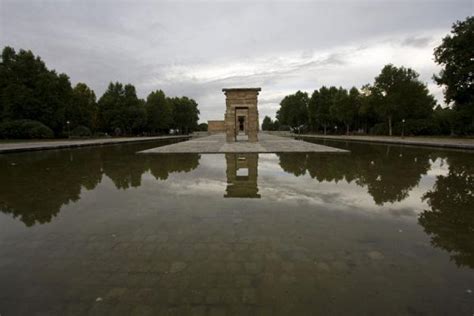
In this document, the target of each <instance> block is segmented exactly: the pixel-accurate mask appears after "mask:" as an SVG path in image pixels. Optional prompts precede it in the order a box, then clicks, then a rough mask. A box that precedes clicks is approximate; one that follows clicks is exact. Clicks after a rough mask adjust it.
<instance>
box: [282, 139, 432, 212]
mask: <svg viewBox="0 0 474 316" xmlns="http://www.w3.org/2000/svg"><path fill="white" fill-rule="evenodd" d="M339 146H340V144H339ZM348 146H349V147H348V148H347V149H349V150H350V151H351V153H350V154H342V155H341V154H338V155H334V154H321V153H309V154H306V153H280V154H278V157H279V159H280V166H281V167H282V169H283V170H284V171H285V172H289V173H292V174H294V175H295V176H301V175H304V174H306V173H308V174H309V175H310V176H311V177H312V178H313V179H316V180H318V181H319V182H323V181H334V182H336V183H337V182H338V181H341V180H345V181H346V182H348V183H352V182H354V183H355V184H357V185H359V186H361V187H366V188H367V191H368V193H369V194H370V195H371V196H372V198H373V200H374V202H375V203H376V204H377V205H382V204H384V203H386V202H392V203H393V202H400V201H402V200H403V199H405V198H406V197H407V196H408V193H409V192H410V191H411V190H412V189H413V188H414V187H416V186H417V185H418V183H419V181H420V179H421V177H422V176H423V175H425V174H426V173H427V172H428V170H429V169H430V158H432V154H431V153H430V152H429V151H427V150H418V149H416V148H403V147H398V146H380V145H375V146H372V145H367V144H363V145H362V144H355V143H352V144H349V145H348Z"/></svg>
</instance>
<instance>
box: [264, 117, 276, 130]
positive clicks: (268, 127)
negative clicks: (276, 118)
mask: <svg viewBox="0 0 474 316" xmlns="http://www.w3.org/2000/svg"><path fill="white" fill-rule="evenodd" d="M262 130H263V131H273V130H274V129H273V121H272V119H271V118H270V117H269V116H265V117H264V118H263V122H262Z"/></svg>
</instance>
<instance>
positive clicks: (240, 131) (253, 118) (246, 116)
mask: <svg viewBox="0 0 474 316" xmlns="http://www.w3.org/2000/svg"><path fill="white" fill-rule="evenodd" d="M222 91H223V92H224V94H225V96H226V112H225V119H224V125H225V132H226V141H227V142H230V143H231V142H235V141H236V140H241V138H240V137H241V136H246V138H247V140H248V141H249V142H252V143H256V142H258V136H257V135H258V129H259V128H258V125H259V121H258V109H257V102H258V93H259V92H260V91H261V88H233V89H222Z"/></svg>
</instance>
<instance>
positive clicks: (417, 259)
mask: <svg viewBox="0 0 474 316" xmlns="http://www.w3.org/2000/svg"><path fill="white" fill-rule="evenodd" d="M319 143H324V144H326V145H329V146H334V147H340V148H344V149H349V150H350V151H351V153H350V154H300V153H298V154H291V153H285V154H260V155H257V154H244V155H235V154H230V155H198V154H189V155H182V154H180V155H141V154H136V152H137V151H140V150H144V149H148V148H151V147H156V146H158V145H160V143H145V144H128V145H119V146H108V147H100V148H83V149H75V150H61V151H45V152H30V153H22V154H9V155H0V177H1V181H0V211H1V212H0V314H1V315H2V316H5V315H35V314H41V315H68V314H70V315H88V314H91V315H104V314H110V315H130V314H132V315H133V314H135V315H146V314H149V315H161V314H163V315H167V314H176V315H185V314H195V315H206V314H210V315H214V314H215V315H226V314H230V315H248V314H250V315H251V314H256V315H266V314H268V315H270V314H277V315H315V314H321V315H327V314H341V315H342V314H344V315H347V314H363V315H438V314H439V315H445V314H446V315H447V314H449V315H472V314H473V313H474V163H473V161H474V159H473V153H469V152H462V151H446V150H437V149H427V148H413V147H401V146H393V145H392V146H388V145H372V144H358V143H346V142H319ZM161 144H163V143H161Z"/></svg>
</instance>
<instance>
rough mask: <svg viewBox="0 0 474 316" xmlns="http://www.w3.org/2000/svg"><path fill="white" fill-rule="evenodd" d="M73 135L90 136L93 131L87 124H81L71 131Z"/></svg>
mask: <svg viewBox="0 0 474 316" xmlns="http://www.w3.org/2000/svg"><path fill="white" fill-rule="evenodd" d="M71 136H73V137H90V136H92V132H91V130H90V128H88V127H87V126H83V125H79V126H77V127H75V128H74V129H73V130H72V131H71Z"/></svg>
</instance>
